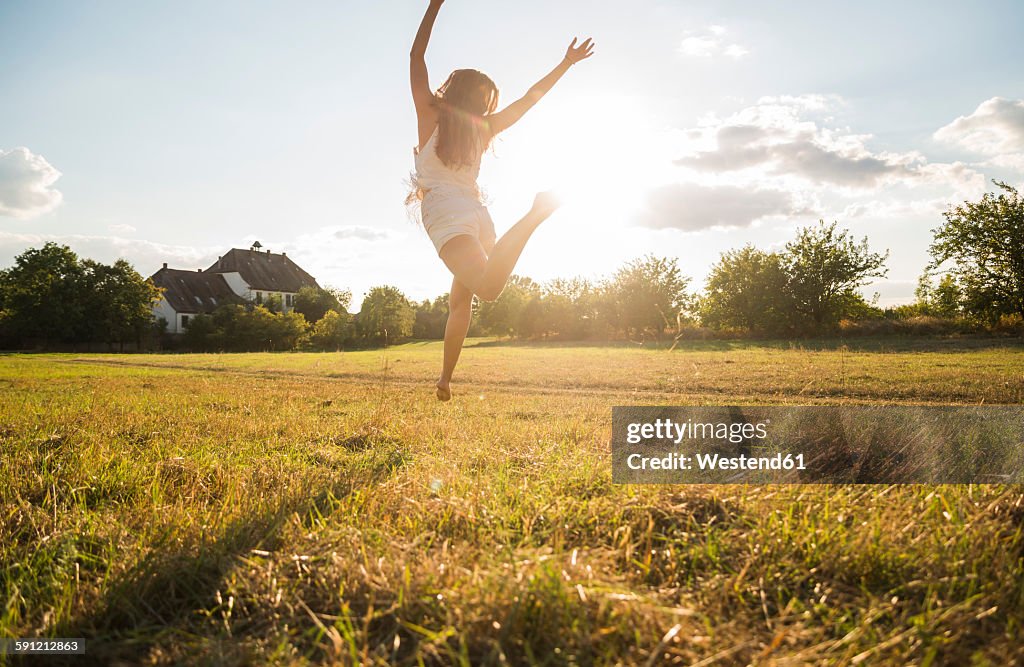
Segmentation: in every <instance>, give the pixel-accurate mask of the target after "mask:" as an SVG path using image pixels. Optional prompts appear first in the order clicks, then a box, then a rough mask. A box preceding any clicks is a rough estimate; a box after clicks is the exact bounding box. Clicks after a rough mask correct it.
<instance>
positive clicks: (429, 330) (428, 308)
mask: <svg viewBox="0 0 1024 667" xmlns="http://www.w3.org/2000/svg"><path fill="white" fill-rule="evenodd" d="M447 323H448V295H447V294H444V295H442V296H439V297H437V298H436V299H434V300H433V301H431V300H430V299H424V301H423V303H420V304H419V305H417V306H416V321H415V323H414V324H413V327H412V335H413V338H421V339H428V340H439V339H441V338H444V329H445V326H446V325H447Z"/></svg>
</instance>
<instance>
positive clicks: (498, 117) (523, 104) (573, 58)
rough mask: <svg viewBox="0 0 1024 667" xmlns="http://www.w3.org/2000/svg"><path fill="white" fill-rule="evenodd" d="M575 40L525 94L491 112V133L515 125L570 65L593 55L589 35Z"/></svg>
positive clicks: (502, 130)
mask: <svg viewBox="0 0 1024 667" xmlns="http://www.w3.org/2000/svg"><path fill="white" fill-rule="evenodd" d="M576 42H577V39H575V38H574V39H573V40H572V44H570V45H569V48H568V50H566V52H565V58H563V59H562V62H560V63H558V65H557V66H556V67H555V69H553V70H551V72H549V73H548V75H547V76H545V77H544V78H543V79H541V80H540V81H538V82H537V83H535V84H533V86H532V87H531V88H530V90H528V91H526V94H525V95H523V96H522V97H520V98H519V99H518V100H516V101H515V102H513V103H512V104H510V105H508V106H507V107H505V108H504V109H502V110H501V111H499V112H497V113H494V114H491V116H490V117H489V119H488V120H489V122H490V127H491V133H492V134H498V133H499V132H504V131H505V130H507V129H508V128H510V127H512V126H513V125H515V124H516V123H517V122H518V121H519V119H520V118H522V117H523V116H524V115H525V114H526V112H527V111H529V110H530V109H532V108H533V106H534V105H535V104H537V102H539V101H540V99H541V98H542V97H544V96H545V95H547V93H548V91H549V90H551V89H552V88H553V87H554V85H555V84H556V83H558V80H559V79H561V78H562V76H563V75H564V74H565V73H566V72H568V71H569V68H570V67H572V66H573V65H575V64H576V63H578V62H580V61H581V60H586V59H587V58H589V57H590V56H592V55H594V43H593V42H592V41H591V39H590V38H589V37H588V38H587V40H586V41H585V42H583V43H582V44H580V45H579V46H576Z"/></svg>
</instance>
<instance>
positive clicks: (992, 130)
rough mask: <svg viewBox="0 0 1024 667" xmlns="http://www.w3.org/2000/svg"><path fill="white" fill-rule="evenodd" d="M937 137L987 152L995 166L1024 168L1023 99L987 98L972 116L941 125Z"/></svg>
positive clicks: (983, 152)
mask: <svg viewBox="0 0 1024 667" xmlns="http://www.w3.org/2000/svg"><path fill="white" fill-rule="evenodd" d="M934 137H935V139H937V140H939V141H943V142H946V143H949V144H954V145H957V146H961V147H963V148H966V149H967V150H969V151H973V152H975V153H981V154H982V155H988V156H990V157H991V160H990V163H991V164H993V165H995V166H999V167H1010V168H1013V169H1020V170H1024V100H1008V99H1006V98H1003V97H993V98H991V99H988V100H985V101H984V102H982V103H981V104H979V105H978V108H977V109H975V110H974V113H972V114H971V115H969V116H960V117H959V118H957V119H956V120H954V121H953V122H952V123H950V124H949V125H946V126H945V127H942V128H939V130H938V131H936V132H935V135H934Z"/></svg>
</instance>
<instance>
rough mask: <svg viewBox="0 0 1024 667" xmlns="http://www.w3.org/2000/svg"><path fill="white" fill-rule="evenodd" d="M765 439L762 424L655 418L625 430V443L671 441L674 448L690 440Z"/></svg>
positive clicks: (736, 440) (736, 441)
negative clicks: (673, 443)
mask: <svg viewBox="0 0 1024 667" xmlns="http://www.w3.org/2000/svg"><path fill="white" fill-rule="evenodd" d="M766 437H768V427H767V426H766V425H765V424H764V423H757V424H748V423H744V422H736V423H727V422H719V423H717V424H712V423H702V422H694V421H691V420H686V421H684V422H680V421H672V420H671V419H667V418H666V419H656V420H654V421H653V422H634V423H632V424H629V425H628V426H627V427H626V442H628V443H629V444H631V445H636V444H639V443H641V442H643V440H645V439H646V440H650V439H652V438H657V439H659V440H662V439H664V440H670V439H674V441H675V443H676V444H677V445H678V444H679V443H680V442H682V440H683V439H684V438H689V439H691V440H696V439H701V440H703V439H708V440H712V439H713V440H728V441H729V442H732V443H740V442H743V441H745V440H750V439H752V438H760V439H762V440H763V439H764V438H766Z"/></svg>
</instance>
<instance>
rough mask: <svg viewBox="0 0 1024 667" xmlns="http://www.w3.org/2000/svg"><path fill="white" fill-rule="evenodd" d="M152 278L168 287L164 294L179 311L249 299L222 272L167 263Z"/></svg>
mask: <svg viewBox="0 0 1024 667" xmlns="http://www.w3.org/2000/svg"><path fill="white" fill-rule="evenodd" d="M150 280H152V281H153V284H154V285H156V286H157V287H163V288H164V298H165V299H167V303H169V304H171V308H173V309H174V310H176V311H178V312H179V313H210V312H213V311H214V310H216V309H217V308H218V307H220V306H223V305H224V304H227V303H245V301H244V300H243V299H242V298H241V297H240V296H238V295H237V294H235V293H234V292H233V291H232V290H231V287H230V286H229V285H228V282H227V281H226V280H224V276H222V275H220V274H219V273H207V272H205V271H202V272H201V271H183V270H182V269H168V268H166V267H164V268H162V269H160V270H159V271H157V272H156V273H154V274H153V275H152V276H151V278H150Z"/></svg>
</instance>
